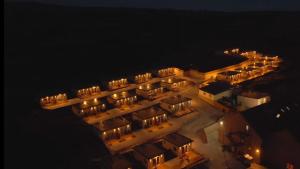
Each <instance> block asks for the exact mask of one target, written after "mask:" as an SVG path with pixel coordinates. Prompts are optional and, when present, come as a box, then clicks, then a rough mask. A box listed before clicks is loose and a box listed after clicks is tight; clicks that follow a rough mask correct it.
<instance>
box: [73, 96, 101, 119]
mask: <svg viewBox="0 0 300 169" xmlns="http://www.w3.org/2000/svg"><path fill="white" fill-rule="evenodd" d="M72 109H73V112H74V113H76V114H78V115H79V116H82V117H86V116H89V115H95V114H97V113H99V112H103V111H105V109H106V105H105V103H102V102H101V101H100V100H99V99H97V98H95V99H92V100H85V101H83V102H82V103H80V104H78V105H73V106H72Z"/></svg>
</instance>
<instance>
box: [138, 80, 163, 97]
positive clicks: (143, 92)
mask: <svg viewBox="0 0 300 169" xmlns="http://www.w3.org/2000/svg"><path fill="white" fill-rule="evenodd" d="M163 92H164V88H163V87H161V86H160V84H159V83H154V84H145V85H140V86H139V87H138V88H137V89H136V94H137V95H140V96H142V97H144V98H146V99H153V98H155V97H157V96H159V95H161V94H162V93H163Z"/></svg>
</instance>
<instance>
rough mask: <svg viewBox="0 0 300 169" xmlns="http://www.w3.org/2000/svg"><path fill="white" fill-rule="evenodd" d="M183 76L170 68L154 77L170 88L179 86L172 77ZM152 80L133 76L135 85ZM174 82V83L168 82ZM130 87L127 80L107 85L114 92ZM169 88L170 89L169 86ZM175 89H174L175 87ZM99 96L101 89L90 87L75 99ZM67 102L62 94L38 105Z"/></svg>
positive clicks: (42, 100) (41, 100) (80, 90)
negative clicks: (164, 80)
mask: <svg viewBox="0 0 300 169" xmlns="http://www.w3.org/2000/svg"><path fill="white" fill-rule="evenodd" d="M182 75H183V70H181V69H179V68H175V67H171V68H166V69H160V70H158V72H157V73H156V77H158V78H168V83H169V84H167V86H170V85H172V84H175V85H177V84H178V85H179V86H180V84H179V82H177V81H178V80H177V79H175V78H174V79H173V78H171V77H172V76H182ZM152 78H153V74H152V73H144V74H138V75H135V76H134V83H135V84H137V85H142V84H143V83H147V82H150V81H151V80H152ZM170 81H174V82H170ZM163 83H164V82H163ZM129 85H130V83H129V82H128V79H127V78H121V79H117V80H112V81H109V82H108V84H107V88H108V90H109V91H114V90H118V89H122V88H126V87H128V86H129ZM148 88H149V87H148ZM170 88H172V87H171V86H170ZM175 88H176V87H175ZM100 94H101V89H100V86H92V87H88V88H82V89H79V90H77V91H76V97H78V98H81V99H85V98H88V97H91V96H95V95H100ZM66 100H67V95H66V93H63V94H58V95H55V96H47V97H44V98H41V99H40V104H41V106H50V105H55V104H57V103H60V102H63V101H66Z"/></svg>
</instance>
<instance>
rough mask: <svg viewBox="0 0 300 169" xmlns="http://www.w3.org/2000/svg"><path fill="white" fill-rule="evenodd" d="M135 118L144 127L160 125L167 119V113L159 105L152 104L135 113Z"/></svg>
mask: <svg viewBox="0 0 300 169" xmlns="http://www.w3.org/2000/svg"><path fill="white" fill-rule="evenodd" d="M133 120H134V121H136V122H137V123H138V125H139V126H140V127H142V128H149V127H151V126H155V125H159V124H161V123H163V122H166V121H167V113H166V112H165V111H163V110H162V109H160V108H159V107H158V106H152V107H150V108H146V109H143V110H140V111H137V112H134V113H133Z"/></svg>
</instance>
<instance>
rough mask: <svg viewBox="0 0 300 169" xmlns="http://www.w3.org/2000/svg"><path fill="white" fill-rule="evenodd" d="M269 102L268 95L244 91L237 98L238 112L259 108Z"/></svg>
mask: <svg viewBox="0 0 300 169" xmlns="http://www.w3.org/2000/svg"><path fill="white" fill-rule="evenodd" d="M270 100H271V97H270V96H269V94H267V93H261V92H253V91H244V92H242V93H240V94H239V95H238V96H237V103H238V105H239V106H238V109H239V110H240V111H244V110H247V109H249V108H252V107H256V106H259V105H261V104H264V103H267V102H269V101H270Z"/></svg>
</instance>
